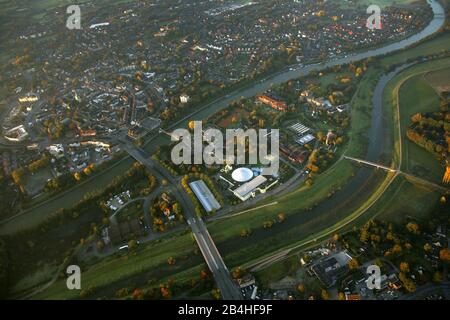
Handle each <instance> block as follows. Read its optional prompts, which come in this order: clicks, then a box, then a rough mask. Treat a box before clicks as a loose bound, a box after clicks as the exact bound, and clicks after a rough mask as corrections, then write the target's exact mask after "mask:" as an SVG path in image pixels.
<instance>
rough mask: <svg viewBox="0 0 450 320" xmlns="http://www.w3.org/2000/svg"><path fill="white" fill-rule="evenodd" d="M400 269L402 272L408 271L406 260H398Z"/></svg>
mask: <svg viewBox="0 0 450 320" xmlns="http://www.w3.org/2000/svg"><path fill="white" fill-rule="evenodd" d="M400 271H402V272H405V273H407V272H409V264H408V262H400Z"/></svg>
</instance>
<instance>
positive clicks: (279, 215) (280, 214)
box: [277, 212, 286, 222]
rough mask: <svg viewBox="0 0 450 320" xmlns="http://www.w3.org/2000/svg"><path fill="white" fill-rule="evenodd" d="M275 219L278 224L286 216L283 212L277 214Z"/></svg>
mask: <svg viewBox="0 0 450 320" xmlns="http://www.w3.org/2000/svg"><path fill="white" fill-rule="evenodd" d="M277 217H278V221H279V222H283V221H284V220H286V215H285V214H284V213H283V212H281V213H279V214H278V216H277Z"/></svg>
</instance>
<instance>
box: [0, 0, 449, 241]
mask: <svg viewBox="0 0 450 320" xmlns="http://www.w3.org/2000/svg"><path fill="white" fill-rule="evenodd" d="M428 4H429V5H430V7H431V8H432V10H433V13H434V17H433V20H432V21H431V22H430V23H429V25H428V26H427V27H425V28H424V29H423V30H422V31H420V32H419V33H417V34H415V35H412V36H410V37H408V38H406V39H404V40H401V41H399V42H396V43H392V44H389V45H387V46H384V47H380V48H377V49H371V50H368V51H365V52H361V53H355V54H350V55H348V56H344V57H340V58H336V59H334V60H330V61H326V62H322V63H317V64H311V65H305V66H297V67H294V68H292V67H291V68H288V69H286V70H284V71H281V72H278V73H276V74H274V75H271V76H269V77H267V78H265V79H263V80H260V81H258V82H256V83H253V84H251V85H247V86H244V87H243V88H240V89H238V90H236V91H234V92H232V93H231V94H228V95H226V96H224V97H220V98H218V99H216V100H214V101H213V102H211V103H209V104H207V105H205V106H203V107H200V108H199V109H198V110H197V111H196V112H195V113H194V114H191V115H189V116H187V117H185V118H183V119H181V120H179V121H178V122H177V123H175V124H173V125H172V126H171V127H170V128H168V129H173V128H176V127H178V126H185V125H186V123H187V121H189V120H200V119H205V118H207V117H209V116H211V115H213V114H214V113H216V112H218V111H220V110H222V109H224V108H226V107H227V106H228V105H229V104H230V103H231V102H233V101H236V100H239V99H241V98H250V97H252V96H255V95H257V94H258V93H261V92H264V91H265V90H267V89H269V88H270V87H271V86H272V85H274V84H281V83H284V82H286V81H289V80H293V79H296V78H299V77H301V76H305V75H307V74H308V73H310V72H311V71H321V70H324V69H327V68H329V67H332V66H336V65H341V64H347V63H351V62H356V61H360V60H362V59H366V58H369V57H376V56H381V55H385V54H389V53H392V52H395V51H398V50H401V49H405V48H407V47H409V46H411V45H414V44H416V43H418V42H420V41H421V40H424V39H425V38H427V37H429V36H431V35H433V34H435V33H436V32H438V31H439V30H440V29H441V27H442V26H443V25H444V23H445V11H444V8H443V7H442V6H441V4H440V3H439V2H438V1H436V0H428ZM374 102H375V101H374ZM377 105H378V104H377V103H375V104H374V108H373V111H372V117H373V118H372V128H371V132H370V135H369V139H370V145H374V144H377V141H380V139H382V132H381V131H382V123H381V121H382V108H381V107H382V106H381V102H380V104H379V106H377ZM377 128H378V129H377ZM374 130H375V131H377V132H375V131H374ZM378 131H380V132H378ZM169 142H170V141H169V139H168V137H167V136H166V135H163V134H158V135H155V136H153V137H152V138H150V139H149V141H148V142H147V144H146V148H145V149H146V151H149V152H151V151H153V150H154V148H155V147H156V146H158V145H163V144H167V143H169ZM381 150H382V148H381V147H379V148H373V150H372V151H371V150H369V152H368V155H367V159H368V160H372V161H375V160H377V159H379V157H380V155H381V154H380V153H381ZM133 162H134V160H132V159H131V158H130V157H127V158H125V159H123V160H122V161H121V162H120V163H119V164H117V165H115V166H114V167H112V168H110V169H109V170H106V171H104V172H102V173H100V174H98V175H97V176H96V179H95V180H93V181H90V182H89V183H87V184H85V185H83V186H79V188H75V189H74V190H71V191H70V192H67V193H63V194H60V195H59V196H56V197H54V198H52V199H50V200H49V201H45V202H43V203H41V204H38V205H36V206H35V207H33V208H31V209H28V210H26V211H23V212H21V213H20V214H17V215H15V216H13V217H11V218H8V219H6V220H4V221H0V234H2V233H11V232H14V231H16V230H18V228H22V227H24V228H26V227H30V226H32V225H33V224H36V223H38V222H39V221H41V220H42V219H43V218H44V217H45V216H47V215H49V214H51V213H52V212H54V211H55V210H57V209H59V208H67V207H70V206H71V205H72V204H73V203H76V202H78V201H79V200H80V199H81V198H82V197H83V195H84V194H85V193H87V192H91V191H93V190H95V189H98V188H100V187H101V186H102V185H105V184H107V183H108V182H109V181H111V180H112V179H113V178H114V177H115V176H116V175H117V174H119V173H120V172H121V171H123V170H126V168H128V167H129V166H131V164H132V163H133ZM364 171H368V170H367V169H361V170H360V172H364ZM367 174H369V175H370V172H367ZM358 177H359V173H358V175H357V176H356V177H355V179H353V180H352V181H350V182H349V183H348V184H347V185H346V188H347V187H348V188H350V189H351V190H353V191H352V192H350V194H353V193H354V192H355V190H358V189H360V188H361V183H362V184H363V185H364V183H365V182H366V181H365V179H363V178H360V179H356V178H358ZM366 177H367V176H366ZM341 193H342V194H343V195H345V194H346V192H344V190H342V191H341V192H339V194H341ZM336 196H338V194H336ZM328 202H329V201H327V203H328ZM317 209H318V208H317ZM322 210H323V209H322Z"/></svg>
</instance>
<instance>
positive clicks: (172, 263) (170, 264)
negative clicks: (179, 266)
mask: <svg viewBox="0 0 450 320" xmlns="http://www.w3.org/2000/svg"><path fill="white" fill-rule="evenodd" d="M167 264H168V265H169V266H173V265H174V264H175V258H174V257H168V258H167Z"/></svg>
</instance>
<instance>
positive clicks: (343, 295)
mask: <svg viewBox="0 0 450 320" xmlns="http://www.w3.org/2000/svg"><path fill="white" fill-rule="evenodd" d="M338 300H345V294H344V293H343V292H339V294H338Z"/></svg>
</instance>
